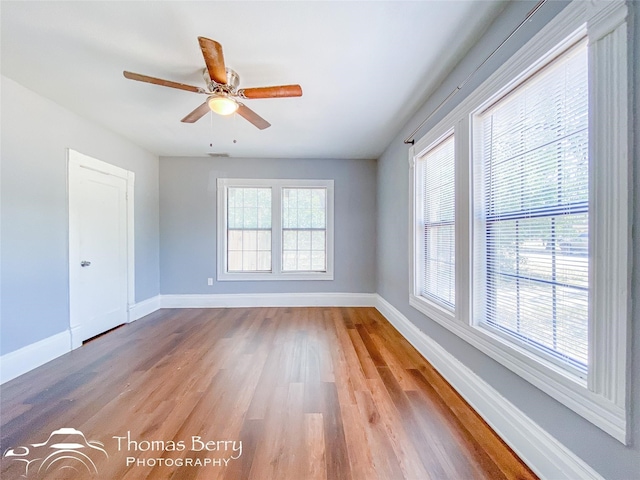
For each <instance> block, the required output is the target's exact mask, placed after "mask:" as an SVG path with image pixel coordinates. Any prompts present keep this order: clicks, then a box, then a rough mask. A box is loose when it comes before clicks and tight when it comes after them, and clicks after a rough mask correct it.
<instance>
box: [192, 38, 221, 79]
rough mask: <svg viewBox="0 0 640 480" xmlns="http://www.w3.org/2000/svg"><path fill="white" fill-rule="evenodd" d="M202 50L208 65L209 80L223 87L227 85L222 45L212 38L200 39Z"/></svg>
mask: <svg viewBox="0 0 640 480" xmlns="http://www.w3.org/2000/svg"><path fill="white" fill-rule="evenodd" d="M198 42H199V43H200V49H201V50H202V56H203V57H204V62H205V63H206V64H207V71H208V72H209V78H211V80H213V81H214V82H216V83H220V84H222V85H226V84H227V72H226V70H225V66H224V55H223V54H222V45H220V44H219V43H218V42H216V41H215V40H211V39H210V38H205V37H198Z"/></svg>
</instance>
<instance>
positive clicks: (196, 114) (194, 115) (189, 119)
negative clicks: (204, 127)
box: [180, 102, 211, 123]
mask: <svg viewBox="0 0 640 480" xmlns="http://www.w3.org/2000/svg"><path fill="white" fill-rule="evenodd" d="M210 111H211V109H209V104H208V103H207V102H204V103H203V104H202V105H200V106H199V107H198V108H196V109H195V110H194V111H193V112H191V113H190V114H189V115H187V116H186V117H184V118H183V119H182V120H180V121H181V122H184V123H194V122H197V121H198V120H200V119H201V118H202V117H204V116H205V115H206V114H207V112H210Z"/></svg>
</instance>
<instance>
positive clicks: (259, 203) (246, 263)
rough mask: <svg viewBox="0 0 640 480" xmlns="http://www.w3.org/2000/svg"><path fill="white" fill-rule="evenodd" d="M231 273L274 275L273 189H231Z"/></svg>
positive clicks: (229, 245) (229, 228) (229, 244)
mask: <svg viewBox="0 0 640 480" xmlns="http://www.w3.org/2000/svg"><path fill="white" fill-rule="evenodd" d="M227 205H228V207H227V208H228V210H227V235H228V237H227V265H228V271H229V272H268V271H271V188H242V187H229V190H228V203H227Z"/></svg>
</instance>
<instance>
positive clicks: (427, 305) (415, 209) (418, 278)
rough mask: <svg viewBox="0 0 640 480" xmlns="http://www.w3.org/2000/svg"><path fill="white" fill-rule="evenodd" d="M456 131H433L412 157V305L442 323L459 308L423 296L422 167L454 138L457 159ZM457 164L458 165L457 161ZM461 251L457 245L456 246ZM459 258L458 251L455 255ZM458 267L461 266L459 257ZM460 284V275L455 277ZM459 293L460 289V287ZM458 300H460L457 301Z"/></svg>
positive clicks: (422, 141)
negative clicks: (427, 156) (433, 152)
mask: <svg viewBox="0 0 640 480" xmlns="http://www.w3.org/2000/svg"><path fill="white" fill-rule="evenodd" d="M455 130H456V129H455V128H454V127H453V126H450V125H448V124H447V125H442V126H441V127H440V128H437V129H434V130H432V131H431V132H430V133H429V134H428V135H426V136H425V137H423V138H422V139H421V141H420V144H419V145H418V148H419V151H418V153H416V154H415V155H414V156H413V157H412V158H411V162H412V167H413V168H414V170H415V174H414V175H413V179H412V182H411V186H412V188H411V198H412V199H413V201H412V203H411V212H412V213H411V218H412V219H413V220H412V222H411V223H412V226H413V231H412V233H411V239H412V244H411V252H412V258H413V259H415V261H412V262H411V277H412V278H411V285H412V290H411V294H410V302H412V303H415V304H418V305H420V308H421V309H422V310H423V312H428V313H427V315H429V316H437V317H438V318H439V319H441V320H442V321H448V320H452V319H454V318H455V315H456V305H455V304H454V305H453V306H450V305H446V304H445V303H444V302H439V301H438V300H437V299H436V298H433V297H426V296H423V295H422V293H421V292H422V279H423V278H424V270H425V258H424V250H425V248H424V247H425V245H424V216H423V214H424V202H425V199H424V196H423V193H424V185H423V170H422V167H421V162H423V160H422V158H423V157H424V156H425V155H427V154H428V153H429V152H430V151H431V150H433V149H435V148H437V147H438V146H439V145H441V144H442V143H443V142H445V141H446V140H448V139H449V138H450V137H453V142H454V147H453V149H454V156H455V152H456V149H457V145H456V141H457V136H456V131H455ZM454 163H455V162H454ZM454 195H455V165H454ZM455 203H456V205H455V208H457V202H455ZM457 216H458V215H457V212H456V214H455V216H454V231H455V229H456V224H457V222H456V219H457ZM456 237H457V231H456V233H455V235H454V239H457V238H456ZM454 248H457V246H454ZM455 253H456V255H457V253H458V252H457V251H456V252H455ZM455 258H456V264H457V257H455ZM456 273H457V272H456V268H455V267H454V275H455V274H456ZM454 280H455V281H457V275H456V276H455V277H454ZM455 290H457V285H456V288H455ZM456 301H457V299H456Z"/></svg>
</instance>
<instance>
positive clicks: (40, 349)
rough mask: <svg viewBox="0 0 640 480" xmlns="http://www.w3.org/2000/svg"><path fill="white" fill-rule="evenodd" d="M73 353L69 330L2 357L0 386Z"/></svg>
mask: <svg viewBox="0 0 640 480" xmlns="http://www.w3.org/2000/svg"><path fill="white" fill-rule="evenodd" d="M70 351H71V333H70V332H69V330H65V331H64V332H60V333H57V334H55V335H52V336H50V337H47V338H44V339H42V340H40V341H37V342H34V343H31V344H29V345H27V346H25V347H22V348H20V349H18V350H14V351H13V352H9V353H7V354H5V355H2V356H1V357H0V384H3V383H5V382H8V381H9V380H13V379H14V378H16V377H19V376H20V375H23V374H25V373H27V372H29V371H31V370H33V369H34V368H37V367H39V366H41V365H44V364H45V363H47V362H50V361H51V360H54V359H56V358H58V357H59V356H61V355H64V354H65V353H68V352H70Z"/></svg>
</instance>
